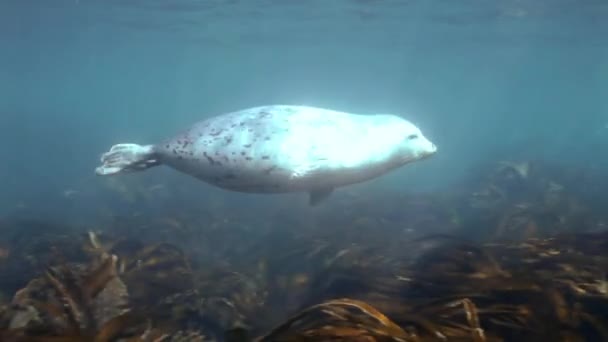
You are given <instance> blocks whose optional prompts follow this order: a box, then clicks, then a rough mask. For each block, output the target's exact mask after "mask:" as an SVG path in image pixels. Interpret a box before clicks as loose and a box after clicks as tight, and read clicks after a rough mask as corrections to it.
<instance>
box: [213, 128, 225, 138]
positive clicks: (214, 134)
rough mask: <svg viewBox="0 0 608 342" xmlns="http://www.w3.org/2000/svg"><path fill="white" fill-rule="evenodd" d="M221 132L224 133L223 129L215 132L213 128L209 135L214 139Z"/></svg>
mask: <svg viewBox="0 0 608 342" xmlns="http://www.w3.org/2000/svg"><path fill="white" fill-rule="evenodd" d="M223 131H224V130H223V129H220V130H217V131H216V130H215V128H214V129H212V130H211V133H209V134H210V135H212V136H214V137H215V136H218V135H220V134H221V133H222V132H223Z"/></svg>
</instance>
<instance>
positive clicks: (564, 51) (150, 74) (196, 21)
mask: <svg viewBox="0 0 608 342" xmlns="http://www.w3.org/2000/svg"><path fill="white" fill-rule="evenodd" d="M0 43H1V44H2V45H1V48H0V128H1V130H2V134H0V177H1V180H2V181H1V182H0V184H1V186H0V187H1V188H0V213H13V212H15V211H21V212H26V213H28V215H32V216H36V215H41V216H43V215H49V214H52V213H66V212H71V213H76V212H77V213H79V214H80V215H84V216H86V215H89V214H90V215H99V211H100V210H101V209H100V208H105V207H108V208H109V209H108V210H114V209H116V208H115V204H116V203H117V200H116V196H123V197H124V196H128V195H125V194H129V193H132V192H136V189H142V188H143V189H149V188H150V187H154V186H157V185H160V188H161V189H165V190H163V191H168V190H166V189H167V188H169V189H184V190H183V197H182V198H187V199H188V200H191V201H194V202H196V205H198V206H200V207H209V206H210V205H212V204H213V203H215V202H214V201H219V200H224V201H234V207H235V208H236V209H235V210H238V207H239V206H242V205H252V206H253V205H257V206H261V207H265V206H276V205H277V204H279V203H281V204H282V203H284V201H285V200H286V199H289V201H292V202H291V203H295V204H297V205H302V207H303V208H305V207H306V206H305V205H304V204H305V199H304V197H298V196H290V195H280V196H271V197H264V199H263V202H258V200H259V199H260V198H261V197H260V196H256V195H247V196H244V195H241V194H234V193H228V192H224V191H219V190H217V189H214V188H212V187H210V186H207V185H205V184H202V183H199V182H196V181H192V180H190V179H189V178H187V177H185V176H183V175H179V174H177V173H175V172H171V171H169V170H167V169H155V170H151V171H149V172H146V173H145V174H140V175H136V176H135V175H132V176H127V177H123V178H119V179H112V180H107V179H100V178H97V177H95V176H94V174H93V170H94V168H95V167H96V166H97V165H98V158H99V155H100V154H101V153H102V152H104V151H106V150H107V149H108V148H109V147H110V146H111V145H112V144H114V143H117V142H135V143H153V142H156V141H158V140H160V139H163V138H166V137H168V136H171V135H172V134H174V133H176V132H178V131H180V130H181V129H183V128H185V127H187V126H188V125H190V124H191V123H193V122H195V121H197V120H199V119H202V118H205V117H207V116H210V115H216V114H221V113H224V112H228V111H232V110H237V109H242V108H246V107H251V106H256V105H261V104H273V103H285V104H307V105H314V106H320V107H327V108H332V109H337V110H345V111H352V112H357V113H380V112H382V113H396V114H399V115H402V116H404V117H406V118H408V119H410V120H411V121H413V122H414V123H415V124H417V125H418V126H419V127H420V128H421V129H422V130H423V132H424V133H425V135H426V136H428V137H429V138H430V139H431V140H433V142H435V143H436V145H437V146H438V147H439V153H438V154H437V155H436V156H434V157H433V158H431V159H429V160H425V161H424V162H421V163H419V164H415V165H411V166H407V167H405V168H403V169H401V170H398V171H396V172H394V173H391V174H389V175H387V176H385V177H382V178H380V179H377V180H375V181H372V182H369V183H366V184H361V185H358V186H353V187H351V188H349V189H344V190H341V191H339V192H337V193H336V194H334V198H332V199H331V200H330V202H329V203H330V204H328V205H331V201H332V200H334V201H340V200H342V201H348V198H349V197H348V196H351V195H352V194H356V195H358V196H381V194H382V193H383V192H385V191H398V192H411V191H443V190H444V189H448V188H450V187H451V186H454V184H458V183H459V182H460V181H462V180H463V179H465V178H467V177H469V176H470V175H471V174H474V173H475V170H476V169H477V168H478V167H479V165H481V164H484V163H489V162H494V161H500V160H505V159H514V160H526V159H542V160H551V161H556V162H559V163H563V164H565V165H569V166H572V165H574V166H575V167H578V168H589V169H598V168H600V169H601V168H603V167H606V166H607V165H606V164H607V163H606V160H607V158H606V154H605V152H604V150H605V149H606V147H608V129H607V128H606V127H607V126H606V125H607V124H608V97H607V96H606V93H607V91H608V2H607V1H600V0H595V1H594V0H539V1H523V0H522V1H481V0H461V1H457V0H454V1H439V0H417V1H414V0H401V1H398V0H394V1H388V0H387V1H381V0H377V1H372V0H368V1H365V0H358V1H355V0H350V1H349V0H332V1H329V0H315V1H312V0H310V1H295V0H294V1H287V0H284V1H280V0H275V1H265V0H264V1H262V0H241V1H238V0H233V1H228V0H226V1H220V0H216V1H202V0H200V1H194V0H190V1H186V0H176V1H156V0H154V1H152V0H148V1H143V0H141V1H135V0H125V1H116V0H106V1H92V0H70V1H63V0H53V1H43V0H38V1H34V0H3V1H0ZM157 188H159V187H157ZM117 189H118V190H117ZM137 191H139V190H137ZM160 193H161V192H153V195H150V196H148V197H146V198H144V197H145V196H144V197H137V196H136V197H134V198H131V201H132V202H135V203H139V204H140V205H142V206H144V207H145V206H146V205H150V206H151V207H154V208H157V207H161V208H162V207H163V205H164V204H166V203H164V202H163V201H164V200H165V199H164V198H165V197H163V196H161V195H155V194H160ZM117 194H118V195H117ZM142 196H143V195H142ZM172 198H174V197H172ZM146 203H148V204H146ZM150 203H151V204H150ZM260 203H261V204H260Z"/></svg>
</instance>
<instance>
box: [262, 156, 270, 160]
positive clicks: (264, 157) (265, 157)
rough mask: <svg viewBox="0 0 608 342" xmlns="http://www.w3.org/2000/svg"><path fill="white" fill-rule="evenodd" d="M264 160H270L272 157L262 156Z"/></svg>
mask: <svg viewBox="0 0 608 342" xmlns="http://www.w3.org/2000/svg"><path fill="white" fill-rule="evenodd" d="M262 159H264V160H266V159H270V156H262Z"/></svg>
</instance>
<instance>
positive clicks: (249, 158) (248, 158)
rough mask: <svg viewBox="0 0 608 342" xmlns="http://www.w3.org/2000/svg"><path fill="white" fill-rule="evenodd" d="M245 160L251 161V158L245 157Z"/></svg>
mask: <svg viewBox="0 0 608 342" xmlns="http://www.w3.org/2000/svg"><path fill="white" fill-rule="evenodd" d="M245 159H246V160H252V159H253V158H251V157H245Z"/></svg>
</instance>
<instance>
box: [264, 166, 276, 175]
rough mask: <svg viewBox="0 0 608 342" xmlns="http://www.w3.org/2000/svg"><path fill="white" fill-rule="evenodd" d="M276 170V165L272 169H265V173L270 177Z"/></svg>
mask: <svg viewBox="0 0 608 342" xmlns="http://www.w3.org/2000/svg"><path fill="white" fill-rule="evenodd" d="M276 168H277V167H276V166H275V165H273V166H271V167H268V168H265V169H264V173H265V174H267V175H269V174H270V173H271V172H272V171H274V170H275V169H276Z"/></svg>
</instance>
